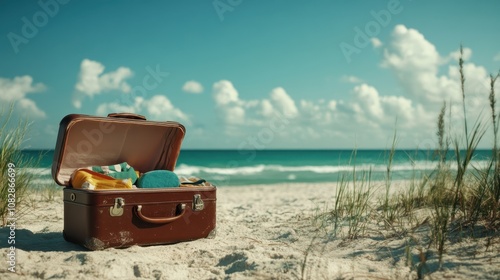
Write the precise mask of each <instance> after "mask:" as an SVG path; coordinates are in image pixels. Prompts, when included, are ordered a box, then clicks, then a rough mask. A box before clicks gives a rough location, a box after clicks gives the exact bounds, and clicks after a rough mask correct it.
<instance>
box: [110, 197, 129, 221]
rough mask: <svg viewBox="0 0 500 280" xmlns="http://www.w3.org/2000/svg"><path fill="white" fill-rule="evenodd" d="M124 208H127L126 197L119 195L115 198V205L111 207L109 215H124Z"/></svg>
mask: <svg viewBox="0 0 500 280" xmlns="http://www.w3.org/2000/svg"><path fill="white" fill-rule="evenodd" d="M123 208H125V199H123V198H121V197H117V198H115V205H114V206H111V207H109V215H111V216H113V217H119V216H121V215H123Z"/></svg>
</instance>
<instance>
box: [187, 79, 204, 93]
mask: <svg viewBox="0 0 500 280" xmlns="http://www.w3.org/2000/svg"><path fill="white" fill-rule="evenodd" d="M182 90H183V91H185V92H187V93H202V92H203V86H202V85H201V84H200V83H199V82H197V81H187V82H186V83H185V84H184V86H182Z"/></svg>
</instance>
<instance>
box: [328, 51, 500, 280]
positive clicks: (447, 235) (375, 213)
mask: <svg viewBox="0 0 500 280" xmlns="http://www.w3.org/2000/svg"><path fill="white" fill-rule="evenodd" d="M460 53H461V56H460V58H459V62H458V65H459V72H460V89H461V92H460V93H461V97H462V106H461V107H462V110H463V123H462V126H461V127H458V128H457V127H452V125H451V108H450V106H447V104H446V102H444V103H443V105H442V107H441V110H440V112H439V114H438V117H437V130H436V136H437V143H438V147H437V149H436V151H435V155H436V156H437V166H436V169H435V170H433V171H432V172H430V173H429V174H422V175H420V176H418V174H416V172H414V176H413V177H412V178H411V179H410V180H409V181H407V182H409V183H408V184H409V185H408V186H398V188H397V189H398V190H399V191H397V190H396V188H395V187H393V186H392V176H391V172H392V170H391V168H392V160H393V156H394V151H395V149H396V146H397V137H396V134H394V137H393V141H392V146H391V148H390V149H389V150H388V151H387V153H386V154H387V156H386V159H387V163H386V164H387V170H386V176H385V180H384V182H382V183H380V182H378V184H379V185H377V183H376V182H372V181H371V176H370V173H368V174H366V175H363V176H361V177H359V176H357V175H356V167H355V166H353V170H352V171H351V172H347V173H345V174H342V177H341V178H340V180H339V184H338V186H337V189H336V193H335V194H334V195H335V198H334V200H333V209H332V210H329V211H327V212H326V213H323V214H322V215H321V217H320V219H322V220H323V221H324V220H327V221H329V222H330V223H332V225H333V226H332V232H333V234H332V235H330V237H331V236H335V237H336V236H340V238H344V239H347V240H352V239H356V238H360V237H367V236H368V235H369V234H367V229H368V228H371V229H370V230H371V231H372V234H373V228H374V227H375V228H378V229H375V231H377V232H379V233H380V232H384V234H383V236H384V237H386V238H389V237H391V236H397V237H400V238H404V240H406V241H405V242H406V243H405V244H406V245H405V250H404V251H405V252H404V254H405V255H406V256H401V257H402V258H406V263H407V264H408V266H411V268H412V270H414V271H415V272H416V274H417V277H418V278H419V279H422V278H424V277H425V275H426V274H429V273H432V271H431V269H429V267H428V266H427V265H426V262H427V261H428V258H429V257H430V256H431V255H433V254H430V253H429V252H430V251H426V250H425V249H424V248H428V250H435V255H437V257H438V263H439V268H441V267H442V265H443V256H444V255H445V254H446V246H447V244H450V242H457V241H460V240H462V238H463V237H467V238H482V237H485V236H487V237H489V239H488V242H491V238H493V237H498V235H499V234H498V233H499V232H500V150H499V148H498V143H497V142H498V130H499V123H500V116H499V115H498V114H497V112H496V111H495V105H496V96H495V83H496V82H497V80H498V78H499V77H500V72H499V73H498V74H497V75H490V89H489V90H490V92H489V96H487V97H488V98H489V104H490V110H491V115H490V117H489V120H488V119H485V118H484V116H481V115H480V116H479V117H478V118H477V119H476V120H475V121H474V122H473V123H472V126H470V123H469V122H468V119H467V114H466V112H467V106H466V98H467V94H466V92H465V82H466V79H465V73H464V67H463V64H464V60H463V52H462V47H461V48H460ZM485 98H486V96H485ZM447 112H450V121H449V123H448V124H447V122H446V113H447ZM489 127H491V128H492V130H493V139H492V142H493V147H492V156H491V161H490V162H489V164H488V165H487V166H486V167H484V166H474V165H473V159H474V156H475V153H476V149H477V146H478V144H479V143H480V141H481V140H482V139H483V137H484V135H485V133H486V130H487V128H489ZM457 130H458V131H461V132H462V136H460V137H458V136H453V137H452V136H451V135H452V132H456V131H457ZM455 135H457V134H455ZM450 146H452V150H451V152H452V154H453V157H450ZM354 154H355V153H354ZM448 157H449V158H448ZM409 158H410V159H409V160H410V162H413V161H412V160H411V156H410V157H409ZM451 163H454V165H456V170H455V169H454V168H451ZM349 177H352V178H353V180H351V182H348V180H346V179H347V178H349ZM357 178H361V180H359V179H358V180H356V179H357ZM377 188H385V191H384V192H383V195H382V196H381V197H378V198H375V197H373V194H374V193H375V191H374V190H376V189H377ZM372 198H375V199H372ZM323 224H324V223H323ZM478 225H481V226H480V227H477V226H478ZM417 229H419V230H420V232H422V231H424V232H426V234H424V235H425V236H426V238H424V239H419V240H417V239H415V238H414V237H413V236H414V235H413V234H414V233H415V231H416V230H417ZM340 232H344V234H343V235H338V233H340ZM391 232H392V233H391ZM412 249H415V250H418V252H419V253H418V256H417V259H419V261H418V263H414V261H412V258H411V256H410V255H411V251H412ZM439 268H438V269H439Z"/></svg>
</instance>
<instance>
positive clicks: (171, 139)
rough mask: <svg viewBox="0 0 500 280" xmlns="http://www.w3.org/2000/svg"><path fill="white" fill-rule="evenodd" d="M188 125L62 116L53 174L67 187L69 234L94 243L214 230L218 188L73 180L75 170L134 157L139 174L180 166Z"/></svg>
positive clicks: (96, 246)
mask: <svg viewBox="0 0 500 280" xmlns="http://www.w3.org/2000/svg"><path fill="white" fill-rule="evenodd" d="M184 134H185V128H184V126H182V125H181V124H179V123H176V122H153V121H147V120H146V119H145V118H144V117H143V116H140V115H135V114H128V113H121V114H110V115H108V117H95V116H87V115H76V114H72V115H68V116H66V117H64V118H63V119H62V120H61V123H60V126H59V134H58V137H57V143H56V148H55V152H54V161H53V164H52V176H53V178H54V180H55V181H56V183H58V184H59V185H62V186H66V188H65V189H64V238H65V239H66V240H67V241H70V242H74V243H78V244H81V245H83V246H84V247H86V248H88V249H90V250H100V249H105V248H109V247H115V248H117V247H128V246H132V245H154V244H167V243H175V242H180V241H188V240H194V239H199V238H206V237H213V236H214V235H215V226H216V187H215V186H213V185H212V184H209V183H203V184H199V185H192V186H189V187H188V188H186V187H181V186H185V184H182V182H181V186H180V187H177V188H174V187H168V188H156V187H155V188H145V189H140V188H138V189H136V188H134V189H110V190H88V189H87V190H86V189H76V188H72V186H71V180H70V179H71V175H72V174H73V173H74V172H75V170H77V169H79V168H84V167H88V166H106V165H112V164H115V163H117V162H127V163H128V164H130V166H133V167H134V168H135V170H137V171H139V172H140V173H147V172H150V171H155V170H170V171H173V170H174V167H175V164H176V162H177V157H178V156H179V153H180V148H181V142H182V139H183V138H184Z"/></svg>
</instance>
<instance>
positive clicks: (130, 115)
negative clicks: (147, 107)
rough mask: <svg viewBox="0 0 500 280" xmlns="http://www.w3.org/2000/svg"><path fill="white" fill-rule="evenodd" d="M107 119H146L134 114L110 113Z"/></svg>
mask: <svg viewBox="0 0 500 280" xmlns="http://www.w3.org/2000/svg"><path fill="white" fill-rule="evenodd" d="M108 117H109V118H125V119H134V120H144V121H145V120H146V117H145V116H143V115H139V114H134V113H111V114H108Z"/></svg>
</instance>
